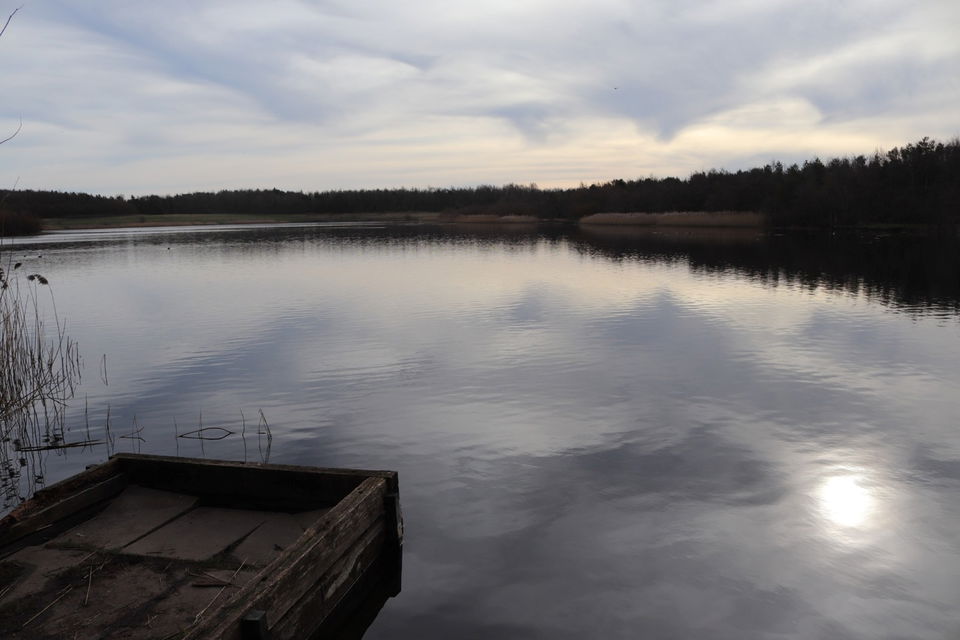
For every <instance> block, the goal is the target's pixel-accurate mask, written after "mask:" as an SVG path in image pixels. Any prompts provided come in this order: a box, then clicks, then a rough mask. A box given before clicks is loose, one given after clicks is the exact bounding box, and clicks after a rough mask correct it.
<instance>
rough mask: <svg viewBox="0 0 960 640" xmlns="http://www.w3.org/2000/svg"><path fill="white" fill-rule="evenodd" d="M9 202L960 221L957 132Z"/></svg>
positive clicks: (56, 214) (261, 210)
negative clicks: (827, 151) (348, 185)
mask: <svg viewBox="0 0 960 640" xmlns="http://www.w3.org/2000/svg"><path fill="white" fill-rule="evenodd" d="M0 202H2V203H3V204H2V207H3V208H4V209H6V210H8V211H9V212H13V213H15V214H24V215H27V216H36V217H39V218H68V217H103V216H128V215H148V214H149V215H156V214H174V213H175V214H203V213H226V214H265V213H272V214H283V215H290V214H305V215H309V214H337V213H343V214H364V213H379V212H405V211H406V212H448V213H452V214H472V213H483V214H500V215H530V216H536V217H538V218H548V219H567V220H575V219H578V218H581V217H583V216H586V215H590V214H593V213H600V212H651V213H655V212H665V211H756V212H762V213H765V214H767V218H768V221H769V222H770V223H771V224H773V225H777V226H804V227H842V226H856V225H866V224H908V225H910V224H921V225H936V226H943V225H950V224H958V223H960V139H954V140H951V141H949V142H946V143H942V142H937V141H934V140H930V139H929V138H924V139H922V140H920V141H919V142H916V143H914V144H907V145H905V146H903V147H900V148H894V149H892V150H890V151H888V152H886V153H880V152H877V153H874V154H873V155H872V156H869V157H867V156H863V155H860V156H856V157H848V158H834V159H832V160H828V161H826V162H824V161H821V160H820V159H819V158H817V159H813V160H808V161H806V162H804V163H803V164H802V165H797V164H793V165H790V166H786V167H785V166H783V165H782V164H781V163H779V162H776V163H772V164H768V165H766V166H764V167H758V168H754V169H749V170H740V171H736V172H729V171H724V170H710V171H707V172H698V173H694V174H692V175H691V176H690V177H688V178H686V179H680V178H653V177H649V178H640V179H637V180H613V181H611V182H606V183H602V184H592V185H589V186H588V185H580V186H579V187H576V188H569V189H540V188H538V187H537V186H536V185H529V186H526V185H516V184H509V185H506V186H500V187H495V186H478V187H462V188H437V189H434V188H430V189H405V188H404V189H360V190H337V191H321V192H312V193H305V192H302V191H280V190H278V189H268V190H263V189H255V190H254V189H250V190H233V191H218V192H216V193H210V192H201V193H187V194H180V195H170V196H138V197H128V198H125V197H123V196H116V197H108V196H96V195H89V194H85V193H64V192H57V191H30V190H17V191H4V190H0Z"/></svg>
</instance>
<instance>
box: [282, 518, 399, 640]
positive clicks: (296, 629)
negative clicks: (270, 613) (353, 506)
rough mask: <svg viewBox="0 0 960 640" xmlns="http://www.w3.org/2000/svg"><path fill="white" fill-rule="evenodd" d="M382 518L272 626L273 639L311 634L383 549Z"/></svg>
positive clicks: (383, 529)
mask: <svg viewBox="0 0 960 640" xmlns="http://www.w3.org/2000/svg"><path fill="white" fill-rule="evenodd" d="M386 537H387V536H386V531H385V526H384V521H383V519H378V520H377V521H375V522H374V523H373V525H371V527H370V528H369V529H368V530H367V531H366V532H365V533H364V534H363V535H362V536H361V537H360V539H359V540H357V542H356V543H355V544H354V545H353V546H352V547H351V548H350V549H348V550H347V551H346V552H345V553H344V554H343V555H341V556H340V558H338V559H337V561H336V562H335V563H334V564H333V565H331V567H330V569H329V570H328V571H327V573H326V574H325V575H323V576H322V577H321V578H320V580H319V581H318V582H317V583H316V585H315V586H314V588H313V589H312V590H310V591H308V592H307V593H305V594H304V595H303V597H301V598H300V600H298V601H297V602H296V603H295V604H294V605H293V606H292V607H290V608H289V609H288V610H287V611H286V613H285V614H284V615H283V617H281V618H280V619H279V620H277V622H276V624H274V625H273V626H271V627H270V638H271V640H297V639H299V638H308V637H310V636H311V635H312V634H313V632H314V631H315V630H316V629H317V628H318V627H319V626H320V624H321V623H322V622H323V621H324V620H325V619H326V617H327V616H328V615H330V613H331V612H332V611H333V610H334V609H335V608H336V607H337V606H338V605H339V604H340V602H341V600H342V599H343V598H344V596H346V595H347V593H349V591H350V589H351V588H352V587H353V586H354V584H356V583H357V581H358V580H359V579H360V578H361V577H362V576H363V574H364V573H365V572H366V571H367V570H368V569H369V568H370V567H371V565H373V564H374V562H375V561H376V559H377V558H378V557H379V556H380V554H381V553H383V545H384V542H385V540H386Z"/></svg>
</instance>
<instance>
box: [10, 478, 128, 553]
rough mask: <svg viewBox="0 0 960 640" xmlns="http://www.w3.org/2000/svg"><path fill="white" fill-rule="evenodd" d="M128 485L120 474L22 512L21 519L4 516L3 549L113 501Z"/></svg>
mask: <svg viewBox="0 0 960 640" xmlns="http://www.w3.org/2000/svg"><path fill="white" fill-rule="evenodd" d="M126 486H127V477H126V475H125V474H122V473H121V474H117V475H114V476H112V477H110V478H107V479H106V480H103V481H101V482H98V483H97V484H94V485H92V486H88V487H86V488H85V489H83V490H81V491H79V492H77V493H74V494H72V495H68V496H64V497H63V498H62V499H61V500H59V501H58V502H54V503H52V504H50V505H48V506H46V507H44V508H42V509H39V510H36V511H33V512H32V513H29V514H28V513H22V514H20V516H21V517H20V518H19V519H17V520H14V519H11V520H9V521H8V520H7V519H4V521H3V522H0V548H3V547H6V546H8V545H11V544H13V543H14V542H15V541H17V540H19V539H20V538H23V537H24V536H28V535H30V534H32V533H36V532H37V531H39V530H40V529H41V528H43V527H46V526H48V525H53V524H56V523H57V522H58V521H60V520H63V519H65V518H67V517H69V516H70V515H73V514H75V513H77V512H79V511H81V510H83V509H86V508H88V507H91V506H93V505H95V504H97V503H100V502H103V501H105V500H109V499H110V498H112V497H114V496H115V495H117V494H118V493H120V492H121V491H123V489H124V487H126ZM11 515H12V514H11Z"/></svg>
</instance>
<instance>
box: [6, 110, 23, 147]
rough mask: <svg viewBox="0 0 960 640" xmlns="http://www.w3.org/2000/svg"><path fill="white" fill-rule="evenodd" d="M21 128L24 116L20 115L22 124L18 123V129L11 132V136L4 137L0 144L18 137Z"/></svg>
mask: <svg viewBox="0 0 960 640" xmlns="http://www.w3.org/2000/svg"><path fill="white" fill-rule="evenodd" d="M20 129H23V116H20V124H19V125H17V130H16V131H14V132H13V133H11V134H10V135H9V136H7V137H6V138H4V139H3V140H0V144H3V143H4V142H9V141H10V140H13V139H14V138H16V137H17V134H18V133H20Z"/></svg>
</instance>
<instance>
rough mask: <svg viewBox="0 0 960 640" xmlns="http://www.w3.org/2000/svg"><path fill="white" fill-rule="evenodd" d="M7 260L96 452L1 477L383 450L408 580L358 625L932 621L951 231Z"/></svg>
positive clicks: (602, 238) (306, 241) (958, 291)
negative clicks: (77, 361)
mask: <svg viewBox="0 0 960 640" xmlns="http://www.w3.org/2000/svg"><path fill="white" fill-rule="evenodd" d="M4 248H5V253H6V254H7V256H9V257H12V258H13V259H15V260H18V261H22V262H23V263H24V272H27V273H33V272H38V273H42V274H43V275H44V276H46V277H47V278H48V279H49V281H50V287H51V290H52V292H53V294H54V297H55V302H56V307H57V312H58V316H59V318H60V319H61V321H65V322H66V328H67V333H68V334H69V335H70V336H71V337H73V338H74V339H76V340H77V342H78V343H79V348H80V351H81V353H82V355H83V360H84V369H83V378H82V382H81V383H80V385H79V386H78V387H77V395H76V397H75V399H74V401H73V402H72V403H71V405H70V408H69V410H68V414H67V429H68V430H67V432H66V433H65V434H63V435H64V437H65V438H66V440H67V441H68V442H69V441H81V440H84V439H87V438H90V439H94V440H105V441H106V444H103V445H99V446H95V447H92V448H88V449H72V450H65V451H59V452H45V453H37V454H33V455H32V456H30V460H29V465H28V466H27V467H26V469H27V470H28V472H27V473H25V474H24V475H23V476H22V477H21V478H20V483H19V485H18V486H17V487H15V488H16V489H17V490H19V491H20V492H21V493H22V492H24V491H26V490H27V489H28V487H27V485H29V484H31V483H32V482H33V481H36V480H38V478H37V477H36V476H41V478H40V479H39V482H40V483H50V482H53V481H56V480H59V479H61V478H63V477H66V476H68V475H71V474H73V473H75V472H77V471H80V470H82V469H83V468H84V466H85V465H87V464H90V463H94V462H98V461H102V460H104V459H106V457H107V455H108V454H109V452H111V451H142V452H144V453H148V452H149V453H158V454H171V455H174V454H179V455H189V456H207V457H211V458H231V459H247V460H267V459H269V461H270V462H275V463H285V464H306V465H321V466H346V467H361V468H387V469H396V470H398V471H399V472H400V487H401V499H402V503H403V508H404V516H405V521H406V536H407V537H406V544H405V550H404V575H403V591H402V593H401V594H400V595H399V596H398V597H397V598H395V599H393V600H391V601H389V602H388V603H387V605H386V606H385V607H384V609H383V611H382V612H381V614H380V616H379V618H378V619H377V620H376V622H375V623H374V624H373V626H372V627H371V628H370V630H369V631H368V633H367V636H366V637H367V638H375V639H379V638H418V639H422V638H451V637H456V638H637V637H650V638H695V637H702V638H712V639H726V638H729V639H731V640H733V639H736V640H742V639H744V638H825V639H826V638H830V639H832V640H837V639H845V638H849V639H853V638H863V639H868V638H869V639H878V638H890V639H892V638H947V637H957V635H958V634H960V615H958V612H957V594H958V593H960V535H958V534H957V531H958V529H960V501H958V500H957V496H958V495H960V493H958V491H960V429H958V427H960V424H958V415H960V411H958V410H960V394H958V391H960V364H958V363H960V259H958V255H960V252H958V251H957V243H956V241H955V240H953V239H951V240H941V241H936V242H935V241H931V240H924V239H920V238H912V237H906V236H899V235H889V234H862V235H855V236H853V235H852V236H836V235H827V234H810V235H796V234H795V235H790V236H784V235H765V234H762V233H758V232H756V231H752V230H747V231H734V230H730V231H724V232H704V231H700V232H697V231H690V230H688V231H675V232H667V231H663V230H659V231H643V230H629V229H609V228H596V229H593V230H588V229H584V230H576V229H572V230H570V229H563V228H549V227H548V228H536V227H523V226H515V227H509V226H503V227H484V226H479V225H475V226H459V227H457V226H446V227H444V226H432V227H431V226H394V227H384V226H378V225H373V224H369V225H292V226H251V227H213V228H189V227H180V228H166V229H137V230H120V231H93V232H62V233H56V234H49V235H47V236H43V237H41V238H39V239H20V240H17V241H15V242H10V241H5V244H4ZM41 293H42V294H44V295H46V290H43V291H42V292H41ZM261 412H262V413H261ZM213 427H218V428H220V429H225V430H226V431H223V432H219V433H220V434H226V432H227V431H229V432H231V433H230V434H229V435H226V437H224V438H223V439H220V440H202V439H200V440H198V439H191V438H188V437H178V436H183V435H184V434H188V433H189V432H191V431H196V430H198V429H201V428H213ZM204 433H213V432H204ZM268 433H269V437H268ZM8 488H9V487H8ZM15 501H16V499H15V497H11V496H10V495H8V499H7V504H6V505H5V506H6V508H9V506H10V505H11V504H13V503H15Z"/></svg>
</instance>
